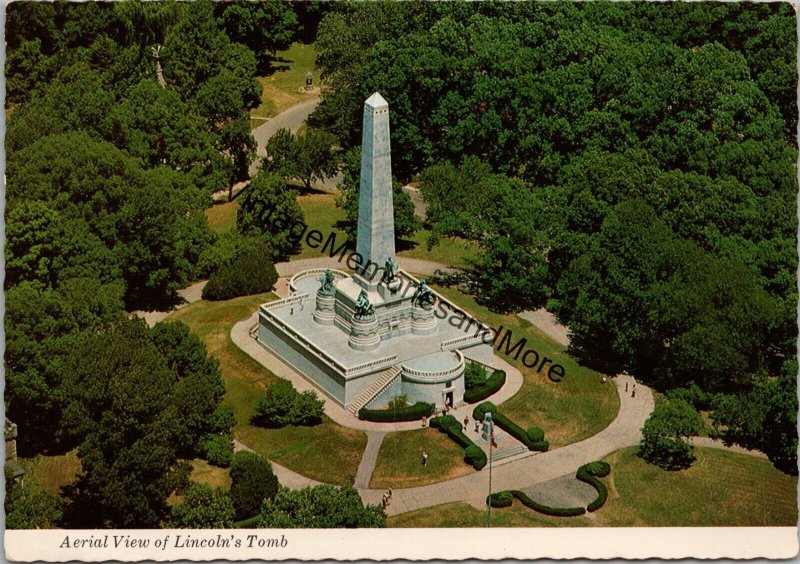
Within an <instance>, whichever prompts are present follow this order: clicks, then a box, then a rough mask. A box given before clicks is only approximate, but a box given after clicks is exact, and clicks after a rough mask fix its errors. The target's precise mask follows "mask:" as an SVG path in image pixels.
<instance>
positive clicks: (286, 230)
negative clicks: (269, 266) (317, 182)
mask: <svg viewBox="0 0 800 564" xmlns="http://www.w3.org/2000/svg"><path fill="white" fill-rule="evenodd" d="M241 199H242V201H241V203H240V204H239V210H238V212H237V214H236V227H237V229H238V230H239V232H240V233H242V234H243V235H247V236H252V237H261V238H263V239H264V241H266V243H267V244H268V245H269V246H270V248H271V249H272V253H273V257H285V256H287V255H288V254H289V252H290V251H292V250H293V249H294V248H295V246H296V245H297V243H298V241H299V237H300V235H301V233H302V230H301V228H303V227H304V225H305V224H304V221H303V210H302V209H300V204H298V203H297V192H296V191H295V190H293V189H291V188H288V187H287V186H286V183H285V182H284V180H283V178H281V177H280V176H277V175H274V174H266V173H264V172H259V173H258V174H256V176H255V177H254V178H253V180H251V181H250V185H249V187H248V188H247V190H246V191H245V193H244V196H242V197H241Z"/></svg>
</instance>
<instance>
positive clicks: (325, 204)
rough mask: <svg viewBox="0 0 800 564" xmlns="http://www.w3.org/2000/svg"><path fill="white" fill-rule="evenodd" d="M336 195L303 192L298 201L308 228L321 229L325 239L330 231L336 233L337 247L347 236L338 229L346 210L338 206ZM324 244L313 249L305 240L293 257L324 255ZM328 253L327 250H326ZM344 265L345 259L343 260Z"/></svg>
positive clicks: (302, 257)
mask: <svg viewBox="0 0 800 564" xmlns="http://www.w3.org/2000/svg"><path fill="white" fill-rule="evenodd" d="M335 199H336V196H334V195H333V194H324V193H320V192H314V193H311V194H302V195H300V196H298V197H297V202H298V203H299V204H300V208H302V210H303V216H304V217H305V221H306V224H307V225H308V230H309V231H311V230H312V229H317V230H319V231H320V232H321V233H322V235H323V237H324V238H325V239H327V238H328V235H329V234H330V233H336V245H337V247H338V246H339V245H341V244H342V242H343V241H344V240H345V238H346V236H345V233H344V231H342V230H341V229H338V228H337V227H336V224H337V223H338V222H340V221H343V220H344V218H345V214H344V210H342V209H341V208H337V207H336V204H335V202H334V200H335ZM322 246H323V245H320V246H319V247H317V248H316V249H312V248H311V247H309V246H308V245H306V244H305V242H303V243H301V245H300V249H299V252H298V253H297V254H296V255H293V256H292V258H293V259H305V258H313V257H320V256H322V255H323V252H322ZM325 254H327V251H326V252H325ZM342 263H343V265H344V261H342Z"/></svg>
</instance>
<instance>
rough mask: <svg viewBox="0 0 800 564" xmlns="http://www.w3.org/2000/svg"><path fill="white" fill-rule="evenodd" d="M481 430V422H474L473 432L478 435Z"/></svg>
mask: <svg viewBox="0 0 800 564" xmlns="http://www.w3.org/2000/svg"><path fill="white" fill-rule="evenodd" d="M480 430H481V422H480V421H479V420H477V419H476V420H475V432H476V433H478V432H480Z"/></svg>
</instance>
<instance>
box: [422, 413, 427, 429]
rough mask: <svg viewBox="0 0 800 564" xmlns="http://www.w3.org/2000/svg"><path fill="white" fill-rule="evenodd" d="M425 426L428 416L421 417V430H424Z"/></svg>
mask: <svg viewBox="0 0 800 564" xmlns="http://www.w3.org/2000/svg"><path fill="white" fill-rule="evenodd" d="M427 426H428V416H427V415H423V416H422V428H423V429H424V428H425V427H427Z"/></svg>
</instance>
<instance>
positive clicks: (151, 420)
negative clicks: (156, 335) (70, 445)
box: [62, 320, 188, 528]
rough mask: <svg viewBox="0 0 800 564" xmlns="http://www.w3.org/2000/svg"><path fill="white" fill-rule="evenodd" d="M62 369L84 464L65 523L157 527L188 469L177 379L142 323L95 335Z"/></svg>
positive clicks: (67, 417) (67, 412)
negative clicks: (182, 460)
mask: <svg viewBox="0 0 800 564" xmlns="http://www.w3.org/2000/svg"><path fill="white" fill-rule="evenodd" d="M62 369H63V372H64V385H63V387H62V391H63V395H64V401H65V408H64V426H65V428H66V429H68V431H69V433H70V434H71V435H72V436H73V437H75V439H76V440H78V441H79V442H80V446H79V447H78V456H79V457H80V459H81V467H82V472H81V475H80V476H79V478H78V481H77V482H76V483H75V485H74V486H72V487H71V488H70V490H69V491H68V493H67V497H68V498H69V499H70V504H69V506H68V509H67V514H66V519H67V523H68V524H69V525H70V526H72V527H75V526H83V527H100V528H107V527H111V528H114V527H116V528H124V527H133V528H148V527H150V528H152V527H157V526H158V525H159V523H161V522H162V521H163V520H164V518H165V517H166V516H167V515H168V506H167V503H166V500H167V497H168V496H169V495H170V494H171V493H172V492H173V491H174V490H175V488H176V487H177V486H178V485H179V483H180V481H181V480H182V479H185V477H186V473H187V472H188V468H187V467H186V466H183V465H179V464H178V460H177V447H178V446H180V444H181V443H178V440H179V437H180V434H181V433H180V431H179V429H180V428H181V426H182V425H181V419H182V418H183V416H184V414H183V413H182V412H181V408H180V407H179V406H180V402H177V401H176V390H175V386H176V383H177V376H176V374H175V373H174V372H173V371H171V370H170V369H169V367H168V366H167V364H166V362H165V361H164V359H163V358H162V357H161V355H160V354H159V352H158V349H157V348H156V347H155V345H154V344H153V343H152V341H151V340H150V336H149V334H148V329H147V327H146V325H145V323H144V322H143V321H141V320H132V321H126V322H122V323H120V324H118V325H116V326H115V327H113V328H111V329H110V330H107V331H105V332H103V333H98V334H95V335H93V336H92V338H90V339H88V340H87V341H86V342H85V343H84V344H83V345H82V346H79V347H77V348H76V349H75V350H74V352H73V353H72V354H71V355H70V357H69V358H68V359H67V360H66V361H65V363H64V365H63V368H62ZM110 422H113V424H112V423H110Z"/></svg>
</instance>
